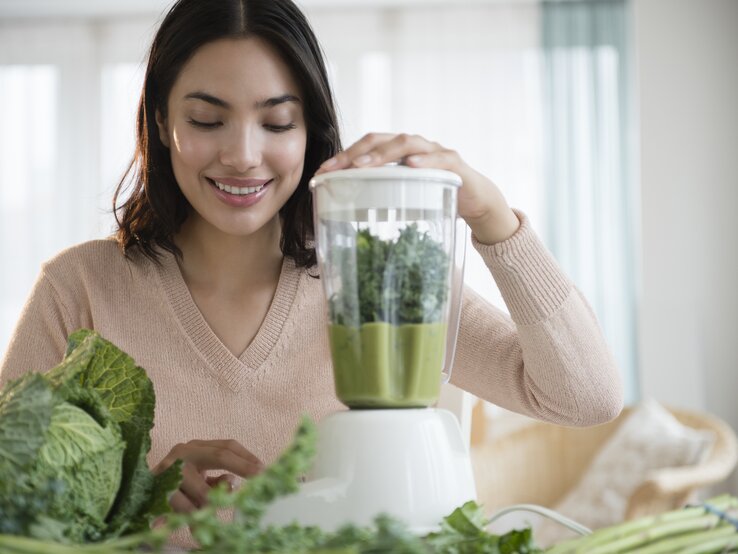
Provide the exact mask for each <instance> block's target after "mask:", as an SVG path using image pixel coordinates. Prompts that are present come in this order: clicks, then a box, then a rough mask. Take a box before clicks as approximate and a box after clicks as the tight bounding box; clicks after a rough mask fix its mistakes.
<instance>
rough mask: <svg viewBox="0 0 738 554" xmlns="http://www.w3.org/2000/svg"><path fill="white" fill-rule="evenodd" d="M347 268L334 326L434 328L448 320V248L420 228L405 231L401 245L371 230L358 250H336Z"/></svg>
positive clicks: (359, 237) (334, 306) (359, 239)
mask: <svg viewBox="0 0 738 554" xmlns="http://www.w3.org/2000/svg"><path fill="white" fill-rule="evenodd" d="M330 255H331V256H332V258H333V263H334V264H337V266H338V267H340V268H341V286H340V289H339V291H338V292H337V293H336V294H334V295H333V297H332V298H331V299H330V316H331V321H332V322H333V323H337V324H341V325H351V326H354V327H358V326H360V325H362V324H364V323H370V322H380V321H381V322H387V323H391V324H393V325H401V324H405V323H432V322H438V321H441V320H442V319H443V313H442V310H443V307H444V305H445V302H446V297H447V295H448V285H449V284H448V271H449V267H448V255H447V254H446V252H445V251H444V249H443V245H442V244H440V243H439V242H438V241H436V240H434V239H433V237H431V236H430V234H429V233H427V232H421V231H420V230H419V229H418V226H417V224H415V223H413V224H410V225H407V226H406V227H404V228H403V229H402V230H401V231H400V234H399V236H398V238H397V239H396V240H384V239H381V238H379V237H377V236H375V235H373V234H372V233H371V232H370V231H369V230H368V229H361V230H359V231H358V232H357V234H356V245H355V248H353V247H345V246H336V247H334V249H333V250H332V252H331V254H330Z"/></svg>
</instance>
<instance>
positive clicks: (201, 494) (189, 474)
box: [179, 464, 210, 508]
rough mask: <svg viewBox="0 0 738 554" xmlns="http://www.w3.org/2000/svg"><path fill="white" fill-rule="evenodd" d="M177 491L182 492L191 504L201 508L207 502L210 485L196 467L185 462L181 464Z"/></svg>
mask: <svg viewBox="0 0 738 554" xmlns="http://www.w3.org/2000/svg"><path fill="white" fill-rule="evenodd" d="M179 492H181V493H182V494H184V495H185V496H186V497H187V499H188V500H189V501H190V502H191V503H192V505H193V506H195V507H196V508H202V507H203V506H205V505H206V504H207V503H208V494H209V493H210V486H209V485H208V483H207V482H206V481H205V476H204V475H202V473H200V472H199V471H198V470H197V468H195V467H193V466H192V465H190V464H185V465H184V466H182V482H181V483H180V484H179Z"/></svg>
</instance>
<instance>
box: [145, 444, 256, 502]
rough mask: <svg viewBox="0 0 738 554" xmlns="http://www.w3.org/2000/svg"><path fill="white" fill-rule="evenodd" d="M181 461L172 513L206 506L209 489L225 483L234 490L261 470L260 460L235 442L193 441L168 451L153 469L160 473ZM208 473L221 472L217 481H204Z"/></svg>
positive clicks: (155, 472)
mask: <svg viewBox="0 0 738 554" xmlns="http://www.w3.org/2000/svg"><path fill="white" fill-rule="evenodd" d="M177 460H182V461H183V462H184V464H183V466H182V483H181V484H180V485H179V490H178V491H176V492H175V493H174V494H173V495H172V497H171V499H170V500H169V503H170V504H171V506H172V509H173V510H174V511H175V512H191V511H194V510H197V509H198V508H202V507H203V506H205V505H206V504H207V502H208V493H209V492H210V489H211V488H213V487H215V486H216V485H218V484H219V483H221V482H223V481H225V482H227V483H228V484H229V486H230V487H231V488H233V487H234V486H235V485H236V483H237V481H238V478H239V477H243V478H246V477H252V476H254V475H256V474H257V473H259V472H261V470H262V469H263V468H264V464H262V462H261V460H259V458H257V457H256V456H254V455H253V454H252V453H251V452H249V451H248V450H246V448H244V447H243V445H241V444H240V443H239V442H238V441H235V440H192V441H189V442H187V443H180V444H178V445H176V446H175V447H174V448H172V449H171V450H170V451H169V454H167V455H166V456H165V457H164V459H163V460H162V461H161V462H159V463H158V464H157V465H156V466H155V467H154V468H153V469H152V472H153V473H154V475H156V474H159V473H161V472H162V471H164V470H165V469H167V468H168V467H169V466H171V465H172V464H173V463H174V462H175V461H177ZM208 470H224V471H225V472H226V473H223V474H222V475H218V476H217V477H207V476H206V472H207V471H208Z"/></svg>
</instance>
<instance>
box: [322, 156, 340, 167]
mask: <svg viewBox="0 0 738 554" xmlns="http://www.w3.org/2000/svg"><path fill="white" fill-rule="evenodd" d="M337 162H338V160H336V158H328V159H327V160H326V161H324V162H323V163H322V164H320V167H322V168H325V169H328V168H330V167H333V166H334V165H336V163H337Z"/></svg>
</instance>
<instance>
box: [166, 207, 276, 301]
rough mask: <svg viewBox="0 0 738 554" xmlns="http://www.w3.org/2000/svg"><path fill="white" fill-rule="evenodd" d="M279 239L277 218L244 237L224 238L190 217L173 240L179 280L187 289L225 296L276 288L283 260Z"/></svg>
mask: <svg viewBox="0 0 738 554" xmlns="http://www.w3.org/2000/svg"><path fill="white" fill-rule="evenodd" d="M280 236H281V225H280V222H279V218H277V217H275V218H274V220H272V221H271V222H269V223H267V224H266V225H264V226H263V227H262V228H261V229H259V230H258V231H257V232H256V233H253V234H251V235H248V236H245V237H242V236H235V235H228V234H225V233H223V232H221V231H219V230H218V229H216V228H214V227H212V226H210V225H209V224H207V223H205V222H204V221H202V220H200V219H199V218H192V217H190V218H188V219H187V221H185V223H184V225H183V226H182V229H181V230H180V232H179V233H177V235H176V237H175V244H176V245H177V246H178V247H179V248H180V250H182V259H181V260H180V261H179V264H180V269H181V271H182V276H183V277H184V280H185V282H186V283H187V285H188V286H189V287H190V288H192V287H198V288H202V287H207V288H208V289H210V290H221V291H224V292H239V291H248V290H249V289H252V288H253V287H255V286H258V285H269V284H275V283H276V282H277V281H278V280H279V274H280V272H281V269H282V260H283V256H282V252H281V250H280V248H279V241H280Z"/></svg>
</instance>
